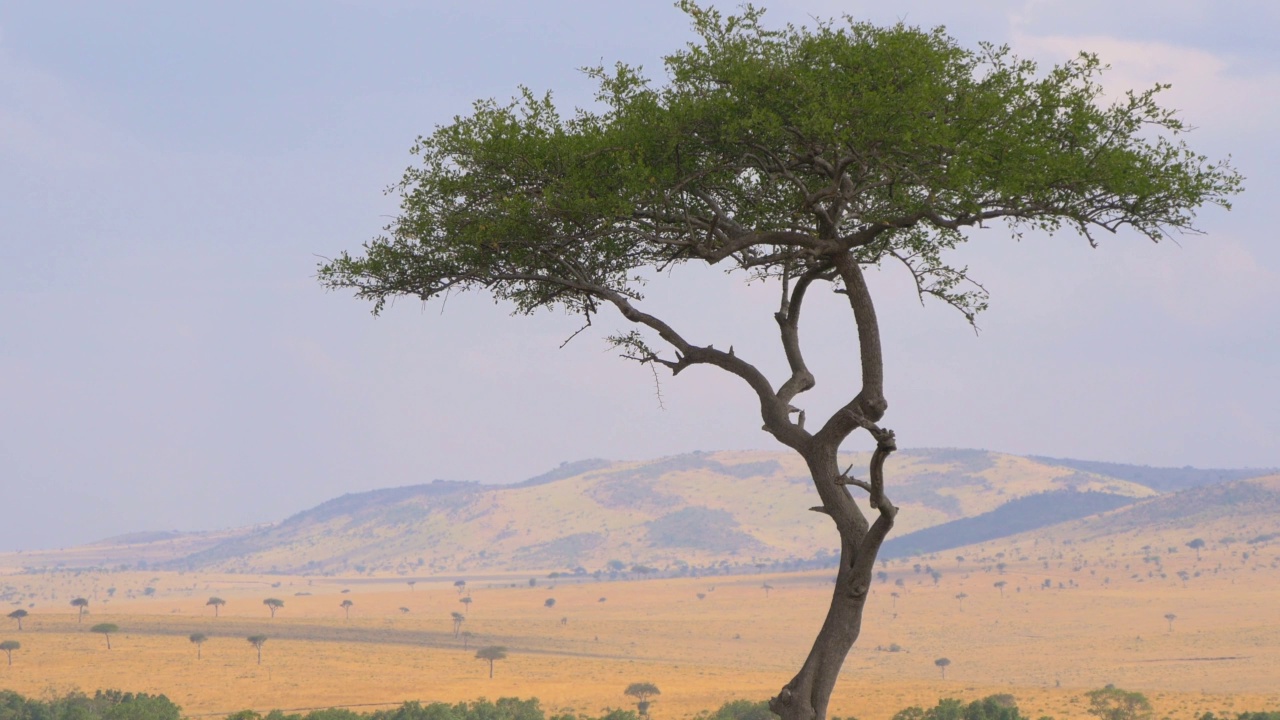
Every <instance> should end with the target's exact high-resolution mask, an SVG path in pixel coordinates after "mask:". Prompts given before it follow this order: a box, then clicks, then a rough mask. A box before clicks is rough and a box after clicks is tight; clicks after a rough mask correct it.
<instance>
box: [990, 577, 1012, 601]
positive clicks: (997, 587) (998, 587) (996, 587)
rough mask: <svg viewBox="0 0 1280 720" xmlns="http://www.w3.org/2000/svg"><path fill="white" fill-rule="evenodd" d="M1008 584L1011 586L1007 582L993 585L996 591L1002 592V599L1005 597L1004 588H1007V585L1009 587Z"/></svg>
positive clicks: (1000, 581)
mask: <svg viewBox="0 0 1280 720" xmlns="http://www.w3.org/2000/svg"><path fill="white" fill-rule="evenodd" d="M1008 584H1009V583H1007V582H1005V581H1004V580H997V581H996V582H995V583H993V585H992V587H994V588H995V589H997V590H999V591H1000V597H1001V598H1003V597H1004V586H1005V585H1008Z"/></svg>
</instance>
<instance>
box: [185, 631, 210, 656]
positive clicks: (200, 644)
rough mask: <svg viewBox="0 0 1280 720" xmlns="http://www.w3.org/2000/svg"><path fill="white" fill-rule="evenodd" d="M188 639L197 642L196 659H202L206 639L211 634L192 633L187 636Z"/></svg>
mask: <svg viewBox="0 0 1280 720" xmlns="http://www.w3.org/2000/svg"><path fill="white" fill-rule="evenodd" d="M187 639H188V640H190V641H191V642H193V643H195V646H196V659H197V660H199V659H201V657H202V650H203V649H204V641H205V640H208V639H209V636H208V635H205V634H204V633H191V634H190V635H188V636H187Z"/></svg>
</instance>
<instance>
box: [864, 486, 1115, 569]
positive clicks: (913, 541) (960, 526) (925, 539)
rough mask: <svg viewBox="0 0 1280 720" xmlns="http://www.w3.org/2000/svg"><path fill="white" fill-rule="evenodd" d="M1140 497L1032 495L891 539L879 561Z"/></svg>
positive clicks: (1091, 511) (1063, 518)
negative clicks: (980, 512) (977, 513)
mask: <svg viewBox="0 0 1280 720" xmlns="http://www.w3.org/2000/svg"><path fill="white" fill-rule="evenodd" d="M1137 501H1138V498H1135V497H1128V496H1125V495H1113V494H1110V493H1100V492H1079V491H1077V490H1054V491H1052V492H1046V493H1039V494H1037V495H1028V496H1026V497H1021V498H1018V499H1016V500H1010V501H1009V502H1007V503H1005V504H1004V505H1001V506H1000V507H998V508H996V509H995V510H992V511H991V512H985V513H982V514H981V515H975V516H973V517H967V518H960V519H959V520H952V521H951V522H946V523H942V524H941V525H934V526H933V527H928V528H924V529H923V530H917V531H915V532H913V533H907V534H906V535H899V536H897V537H890V538H889V539H888V540H886V541H885V543H884V546H883V547H882V548H881V549H880V554H879V556H878V557H879V558H880V559H884V560H891V559H894V558H900V557H909V556H912V555H924V554H926V553H934V552H940V551H942V550H950V549H952V548H958V547H964V546H966V545H974V544H977V543H981V542H986V541H988V540H997V539H999V538H1002V537H1008V536H1010V535H1016V534H1018V533H1022V532H1027V531H1032V530H1037V529H1040V528H1043V527H1046V526H1052V525H1056V524H1058V523H1062V522H1067V521H1069V520H1075V519H1078V518H1082V517H1088V516H1090V515H1096V514H1098V513H1103V512H1106V511H1108V510H1114V509H1116V508H1119V507H1124V506H1125V505H1129V504H1131V503H1134V502H1137Z"/></svg>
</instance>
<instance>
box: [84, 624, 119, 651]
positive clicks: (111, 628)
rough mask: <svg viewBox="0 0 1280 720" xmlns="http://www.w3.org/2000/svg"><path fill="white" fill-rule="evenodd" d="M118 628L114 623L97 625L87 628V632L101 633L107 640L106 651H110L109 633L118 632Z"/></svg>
mask: <svg viewBox="0 0 1280 720" xmlns="http://www.w3.org/2000/svg"><path fill="white" fill-rule="evenodd" d="M119 630H120V626H119V625H116V624H115V623H98V624H97V625H94V626H93V627H91V628H89V632H96V633H101V634H102V636H103V637H105V638H106V639H107V649H108V650H110V649H111V633H114V632H118V631H119Z"/></svg>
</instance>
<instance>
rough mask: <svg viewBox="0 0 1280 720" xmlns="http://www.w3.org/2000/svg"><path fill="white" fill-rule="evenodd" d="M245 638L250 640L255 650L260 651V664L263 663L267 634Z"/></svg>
mask: <svg viewBox="0 0 1280 720" xmlns="http://www.w3.org/2000/svg"><path fill="white" fill-rule="evenodd" d="M245 639H246V640H248V641H249V644H250V645H252V646H253V649H254V650H257V651H258V664H259V665H261V664H262V646H263V645H266V644H267V636H266V635H250V636H249V637H247V638H245Z"/></svg>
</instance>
